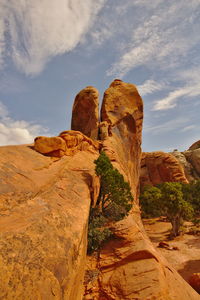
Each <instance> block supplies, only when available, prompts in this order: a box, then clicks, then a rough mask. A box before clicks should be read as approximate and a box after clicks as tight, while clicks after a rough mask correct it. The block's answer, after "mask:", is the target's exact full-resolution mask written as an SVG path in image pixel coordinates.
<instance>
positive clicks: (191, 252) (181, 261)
mask: <svg viewBox="0 0 200 300" xmlns="http://www.w3.org/2000/svg"><path fill="white" fill-rule="evenodd" d="M143 224H144V227H145V229H146V232H147V234H148V236H149V238H150V240H151V241H152V243H153V244H154V246H155V247H156V248H157V246H158V244H159V242H161V241H165V242H167V243H168V244H169V246H170V247H178V250H167V249H163V248H157V250H158V251H160V252H161V253H162V255H163V256H164V257H165V258H166V259H167V260H168V261H169V263H170V264H171V265H172V266H173V267H174V268H175V269H176V270H177V271H178V272H179V273H180V275H181V276H182V277H183V278H184V279H185V280H186V281H188V279H189V277H190V276H191V275H192V273H200V235H191V234H187V233H185V234H184V235H181V236H179V237H176V238H175V239H174V240H169V239H168V236H169V233H170V230H171V224H170V223H168V222H163V221H161V220H159V219H150V220H147V219H145V220H143ZM186 225H187V226H188V228H189V226H190V223H186Z"/></svg>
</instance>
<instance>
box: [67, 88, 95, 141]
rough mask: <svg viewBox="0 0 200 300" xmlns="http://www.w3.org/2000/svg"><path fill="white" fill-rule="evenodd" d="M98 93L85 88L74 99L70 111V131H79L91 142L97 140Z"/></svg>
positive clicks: (92, 89) (93, 89)
mask: <svg viewBox="0 0 200 300" xmlns="http://www.w3.org/2000/svg"><path fill="white" fill-rule="evenodd" d="M98 124H99V92H98V91H97V89H95V88H94V87H92V86H87V87H86V88H85V89H83V90H82V91H80V92H79V93H78V95H77V96H76V98H75V101H74V105H73V109H72V122H71V129H72V130H76V131H81V132H82V133H83V134H85V135H86V136H88V137H89V138H91V139H93V140H97V139H98Z"/></svg>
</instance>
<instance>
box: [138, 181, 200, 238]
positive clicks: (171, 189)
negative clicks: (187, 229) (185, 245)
mask: <svg viewBox="0 0 200 300" xmlns="http://www.w3.org/2000/svg"><path fill="white" fill-rule="evenodd" d="M140 204H141V208H142V214H143V217H156V216H166V217H167V218H168V220H169V221H170V222H171V224H172V235H173V236H177V235H179V234H180V227H181V225H182V224H183V221H184V220H190V219H192V217H194V216H197V215H198V214H199V212H200V182H199V181H198V182H194V183H191V184H183V183H180V182H165V183H163V184H160V185H158V186H157V187H153V186H146V187H145V188H144V189H143V191H142V193H141V195H140Z"/></svg>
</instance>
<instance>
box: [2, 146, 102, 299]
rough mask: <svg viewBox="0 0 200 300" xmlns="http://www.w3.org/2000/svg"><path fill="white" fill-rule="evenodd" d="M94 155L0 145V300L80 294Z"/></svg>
mask: <svg viewBox="0 0 200 300" xmlns="http://www.w3.org/2000/svg"><path fill="white" fill-rule="evenodd" d="M97 157H98V154H92V153H90V152H84V154H83V152H78V153H77V154H76V155H75V156H73V157H67V156H64V157H63V158H62V160H57V161H56V162H53V161H52V159H51V158H50V157H47V156H44V155H40V154H39V153H38V152H36V151H33V150H32V148H31V147H29V146H6V147H0V169H1V172H0V176H1V181H0V212H1V215H0V299H5V300H6V299H8V300H9V299H24V300H28V299H48V300H53V299H57V300H58V299H59V300H61V299H66V300H78V299H82V283H83V277H84V268H85V258H86V248H87V220H88V213H89V209H90V201H91V198H90V184H89V182H88V178H89V177H90V178H93V177H94V176H95V172H94V163H93V161H94V160H95V159H97Z"/></svg>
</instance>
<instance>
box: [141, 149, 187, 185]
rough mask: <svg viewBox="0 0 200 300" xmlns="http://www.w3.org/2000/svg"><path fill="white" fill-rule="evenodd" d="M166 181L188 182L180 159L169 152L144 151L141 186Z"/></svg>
mask: <svg viewBox="0 0 200 300" xmlns="http://www.w3.org/2000/svg"><path fill="white" fill-rule="evenodd" d="M166 181H172V182H185V183H187V182H188V180H187V179H186V176H185V174H184V170H183V167H182V165H181V164H180V163H179V161H178V160H177V159H176V158H175V157H174V156H173V155H171V154H169V153H165V152H161V151H156V152H144V153H143V154H142V160H141V173H140V183H141V186H145V185H149V184H150V185H156V184H159V183H163V182H166Z"/></svg>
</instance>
